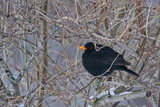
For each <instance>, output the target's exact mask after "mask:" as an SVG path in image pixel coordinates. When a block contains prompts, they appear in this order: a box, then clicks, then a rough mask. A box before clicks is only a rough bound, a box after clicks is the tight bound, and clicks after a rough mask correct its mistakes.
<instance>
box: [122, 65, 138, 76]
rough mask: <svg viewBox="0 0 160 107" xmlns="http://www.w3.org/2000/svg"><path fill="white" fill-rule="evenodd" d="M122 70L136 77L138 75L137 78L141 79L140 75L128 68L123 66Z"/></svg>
mask: <svg viewBox="0 0 160 107" xmlns="http://www.w3.org/2000/svg"><path fill="white" fill-rule="evenodd" d="M121 69H122V70H124V71H126V72H127V73H129V74H134V75H136V76H137V77H139V75H138V74H137V73H135V72H134V71H132V70H130V69H128V68H127V67H126V66H121Z"/></svg>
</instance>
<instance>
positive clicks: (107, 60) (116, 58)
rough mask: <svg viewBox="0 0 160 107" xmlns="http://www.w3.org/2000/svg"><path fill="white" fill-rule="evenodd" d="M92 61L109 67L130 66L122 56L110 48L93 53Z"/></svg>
mask: <svg viewBox="0 0 160 107" xmlns="http://www.w3.org/2000/svg"><path fill="white" fill-rule="evenodd" d="M91 56H92V60H93V61H94V62H96V63H100V64H105V65H108V64H109V65H111V64H112V63H113V62H114V63H113V64H114V65H130V63H129V62H127V61H125V60H124V59H123V56H122V55H121V54H119V53H118V52H116V51H114V50H113V49H111V48H110V47H107V46H105V47H104V48H102V49H101V50H100V51H95V52H93V53H92V54H91Z"/></svg>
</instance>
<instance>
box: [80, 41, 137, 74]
mask: <svg viewBox="0 0 160 107" xmlns="http://www.w3.org/2000/svg"><path fill="white" fill-rule="evenodd" d="M80 48H81V49H84V50H85V52H84V53H83V54H82V63H83V66H84V67H85V68H86V70H87V71H88V72H89V73H90V74H91V75H93V76H108V75H109V74H111V73H112V72H113V71H114V70H124V71H126V72H127V73H129V74H133V75H136V76H139V75H138V74H137V73H135V72H133V71H132V70H130V69H128V68H127V67H126V66H125V65H130V63H129V62H127V61H125V60H124V58H123V56H122V55H121V54H119V53H118V52H116V51H114V50H113V49H111V48H110V47H108V46H104V45H96V46H95V45H94V44H93V43H92V42H88V43H86V44H85V46H81V47H80Z"/></svg>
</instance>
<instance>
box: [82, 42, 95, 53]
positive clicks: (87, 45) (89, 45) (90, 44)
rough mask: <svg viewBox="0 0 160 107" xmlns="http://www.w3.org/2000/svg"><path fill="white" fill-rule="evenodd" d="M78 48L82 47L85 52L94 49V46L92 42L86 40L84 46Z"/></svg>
mask: <svg viewBox="0 0 160 107" xmlns="http://www.w3.org/2000/svg"><path fill="white" fill-rule="evenodd" d="M80 48H81V49H84V50H85V52H89V53H91V52H94V51H96V50H95V46H94V44H93V43H92V42H88V43H86V44H85V46H81V47H80Z"/></svg>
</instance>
